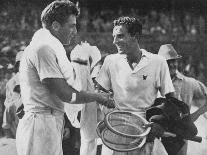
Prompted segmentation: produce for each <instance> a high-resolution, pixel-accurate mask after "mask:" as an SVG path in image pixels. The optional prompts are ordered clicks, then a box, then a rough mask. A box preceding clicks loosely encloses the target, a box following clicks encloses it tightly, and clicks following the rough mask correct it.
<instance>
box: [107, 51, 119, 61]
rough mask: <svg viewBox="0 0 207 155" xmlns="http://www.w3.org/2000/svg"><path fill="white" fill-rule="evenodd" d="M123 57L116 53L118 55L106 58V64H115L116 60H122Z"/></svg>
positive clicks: (110, 55)
mask: <svg viewBox="0 0 207 155" xmlns="http://www.w3.org/2000/svg"><path fill="white" fill-rule="evenodd" d="M120 57H121V55H120V54H118V53H116V54H109V55H107V56H106V58H105V62H114V61H115V60H118V59H120Z"/></svg>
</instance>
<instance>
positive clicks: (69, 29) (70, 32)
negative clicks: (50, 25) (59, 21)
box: [59, 15, 77, 44]
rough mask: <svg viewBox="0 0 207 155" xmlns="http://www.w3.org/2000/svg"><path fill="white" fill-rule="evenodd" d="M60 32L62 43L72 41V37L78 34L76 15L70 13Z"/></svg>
mask: <svg viewBox="0 0 207 155" xmlns="http://www.w3.org/2000/svg"><path fill="white" fill-rule="evenodd" d="M59 34H60V37H61V41H62V44H69V43H70V41H71V39H72V38H73V37H75V35H76V34H77V29H76V16H75V15H70V16H69V17H68V19H67V22H66V23H65V24H63V25H60V29H59Z"/></svg>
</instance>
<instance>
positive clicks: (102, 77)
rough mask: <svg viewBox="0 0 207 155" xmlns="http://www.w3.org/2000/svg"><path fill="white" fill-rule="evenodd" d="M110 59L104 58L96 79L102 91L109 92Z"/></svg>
mask: <svg viewBox="0 0 207 155" xmlns="http://www.w3.org/2000/svg"><path fill="white" fill-rule="evenodd" d="M109 64H110V59H109V57H106V58H105V60H104V63H103V65H102V67H101V69H100V71H99V73H98V76H97V77H96V81H97V82H98V84H100V85H101V86H102V87H103V88H104V89H106V90H110V89H111V76H110V70H109Z"/></svg>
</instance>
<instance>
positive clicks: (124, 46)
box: [113, 25, 137, 54]
mask: <svg viewBox="0 0 207 155" xmlns="http://www.w3.org/2000/svg"><path fill="white" fill-rule="evenodd" d="M113 38H114V40H113V44H114V45H115V46H116V48H117V50H118V53H121V54H129V53H130V52H133V51H134V52H135V51H136V50H134V49H135V48H136V44H137V40H136V38H135V37H132V36H131V35H130V34H129V33H128V30H127V28H126V27H125V26H124V25H118V26H115V27H114V29H113Z"/></svg>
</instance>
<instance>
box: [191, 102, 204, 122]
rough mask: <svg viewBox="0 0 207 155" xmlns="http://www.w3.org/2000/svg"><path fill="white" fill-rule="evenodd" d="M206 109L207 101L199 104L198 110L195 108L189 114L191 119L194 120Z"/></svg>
mask: <svg viewBox="0 0 207 155" xmlns="http://www.w3.org/2000/svg"><path fill="white" fill-rule="evenodd" d="M206 111H207V103H206V104H204V105H203V106H201V107H200V108H199V109H198V110H196V111H195V112H193V113H192V114H190V116H191V119H192V121H193V122H195V121H196V120H197V119H198V118H199V117H200V115H202V114H204V113H205V112H206Z"/></svg>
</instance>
